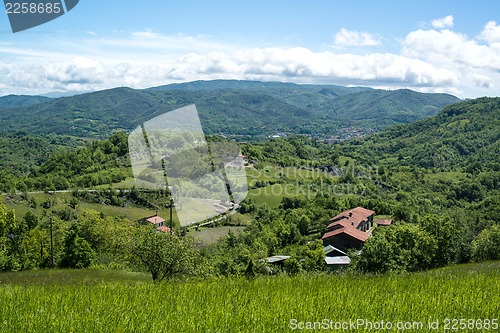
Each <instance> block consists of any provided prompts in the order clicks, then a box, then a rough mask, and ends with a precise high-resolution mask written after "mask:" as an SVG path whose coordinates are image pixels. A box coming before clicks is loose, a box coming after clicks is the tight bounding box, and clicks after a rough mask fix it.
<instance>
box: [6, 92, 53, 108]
mask: <svg viewBox="0 0 500 333" xmlns="http://www.w3.org/2000/svg"><path fill="white" fill-rule="evenodd" d="M48 101H50V98H48V97H43V96H27V95H7V96H2V97H0V109H7V108H15V107H19V106H30V105H35V104H39V103H44V102H48Z"/></svg>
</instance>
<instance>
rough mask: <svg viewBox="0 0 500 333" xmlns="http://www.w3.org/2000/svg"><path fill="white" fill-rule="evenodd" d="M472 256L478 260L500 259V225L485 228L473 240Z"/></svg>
mask: <svg viewBox="0 0 500 333" xmlns="http://www.w3.org/2000/svg"><path fill="white" fill-rule="evenodd" d="M472 249H473V253H472V257H473V259H474V260H476V261H481V260H499V259H500V225H499V224H495V225H492V226H491V227H489V228H486V229H484V230H483V231H481V232H480V233H479V235H477V237H476V238H475V239H474V241H473V242H472Z"/></svg>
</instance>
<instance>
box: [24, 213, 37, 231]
mask: <svg viewBox="0 0 500 333" xmlns="http://www.w3.org/2000/svg"><path fill="white" fill-rule="evenodd" d="M24 222H25V223H26V226H27V227H28V229H29V230H31V229H34V228H35V227H36V226H37V225H38V215H36V214H35V213H33V212H32V211H31V210H28V212H26V214H25V215H24Z"/></svg>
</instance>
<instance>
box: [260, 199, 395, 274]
mask: <svg viewBox="0 0 500 333" xmlns="http://www.w3.org/2000/svg"><path fill="white" fill-rule="evenodd" d="M374 215H375V212H374V211H373V210H370V209H366V208H363V207H356V208H353V209H350V210H346V211H345V212H342V213H340V214H338V215H336V216H334V217H332V218H331V219H330V220H329V221H328V222H329V224H328V226H327V228H326V232H325V233H324V234H323V237H321V239H322V241H323V246H324V247H323V251H324V253H325V263H326V265H328V266H329V267H330V268H331V269H337V268H340V267H345V266H347V265H349V264H350V263H351V259H350V258H349V256H348V254H347V253H348V251H350V250H354V251H360V250H361V249H362V247H363V245H364V244H365V242H366V241H367V240H368V238H370V236H371V234H372V231H373V228H374V227H375V226H378V227H386V226H390V225H391V224H392V220H390V219H377V220H375V221H374ZM288 258H290V257H289V256H273V257H269V258H266V259H264V260H266V261H267V262H268V263H269V264H281V263H283V262H284V261H285V260H287V259H288Z"/></svg>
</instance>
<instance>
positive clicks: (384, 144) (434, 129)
mask: <svg viewBox="0 0 500 333" xmlns="http://www.w3.org/2000/svg"><path fill="white" fill-rule="evenodd" d="M346 150H347V151H351V152H352V155H353V156H355V157H356V158H359V159H361V160H364V161H372V162H376V163H382V164H384V165H407V166H412V165H414V166H420V167H427V168H443V169H447V170H450V169H457V168H459V167H462V168H465V167H467V166H470V167H475V168H478V169H481V168H484V167H488V166H489V167H490V168H493V167H494V169H495V170H496V171H498V170H499V167H500V166H499V163H500V161H499V156H500V98H479V99H475V100H471V101H466V102H462V103H458V104H453V105H450V106H448V107H446V108H444V109H443V110H442V111H441V112H439V113H438V114H437V115H436V116H435V117H430V118H427V119H423V120H421V121H418V122H416V123H414V124H410V125H405V126H396V127H391V128H388V129H386V130H384V131H382V132H381V133H379V134H376V135H374V136H371V137H369V138H367V139H366V140H364V141H363V142H362V144H361V143H359V142H358V143H350V144H348V145H347V148H346ZM494 165H496V166H494Z"/></svg>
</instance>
